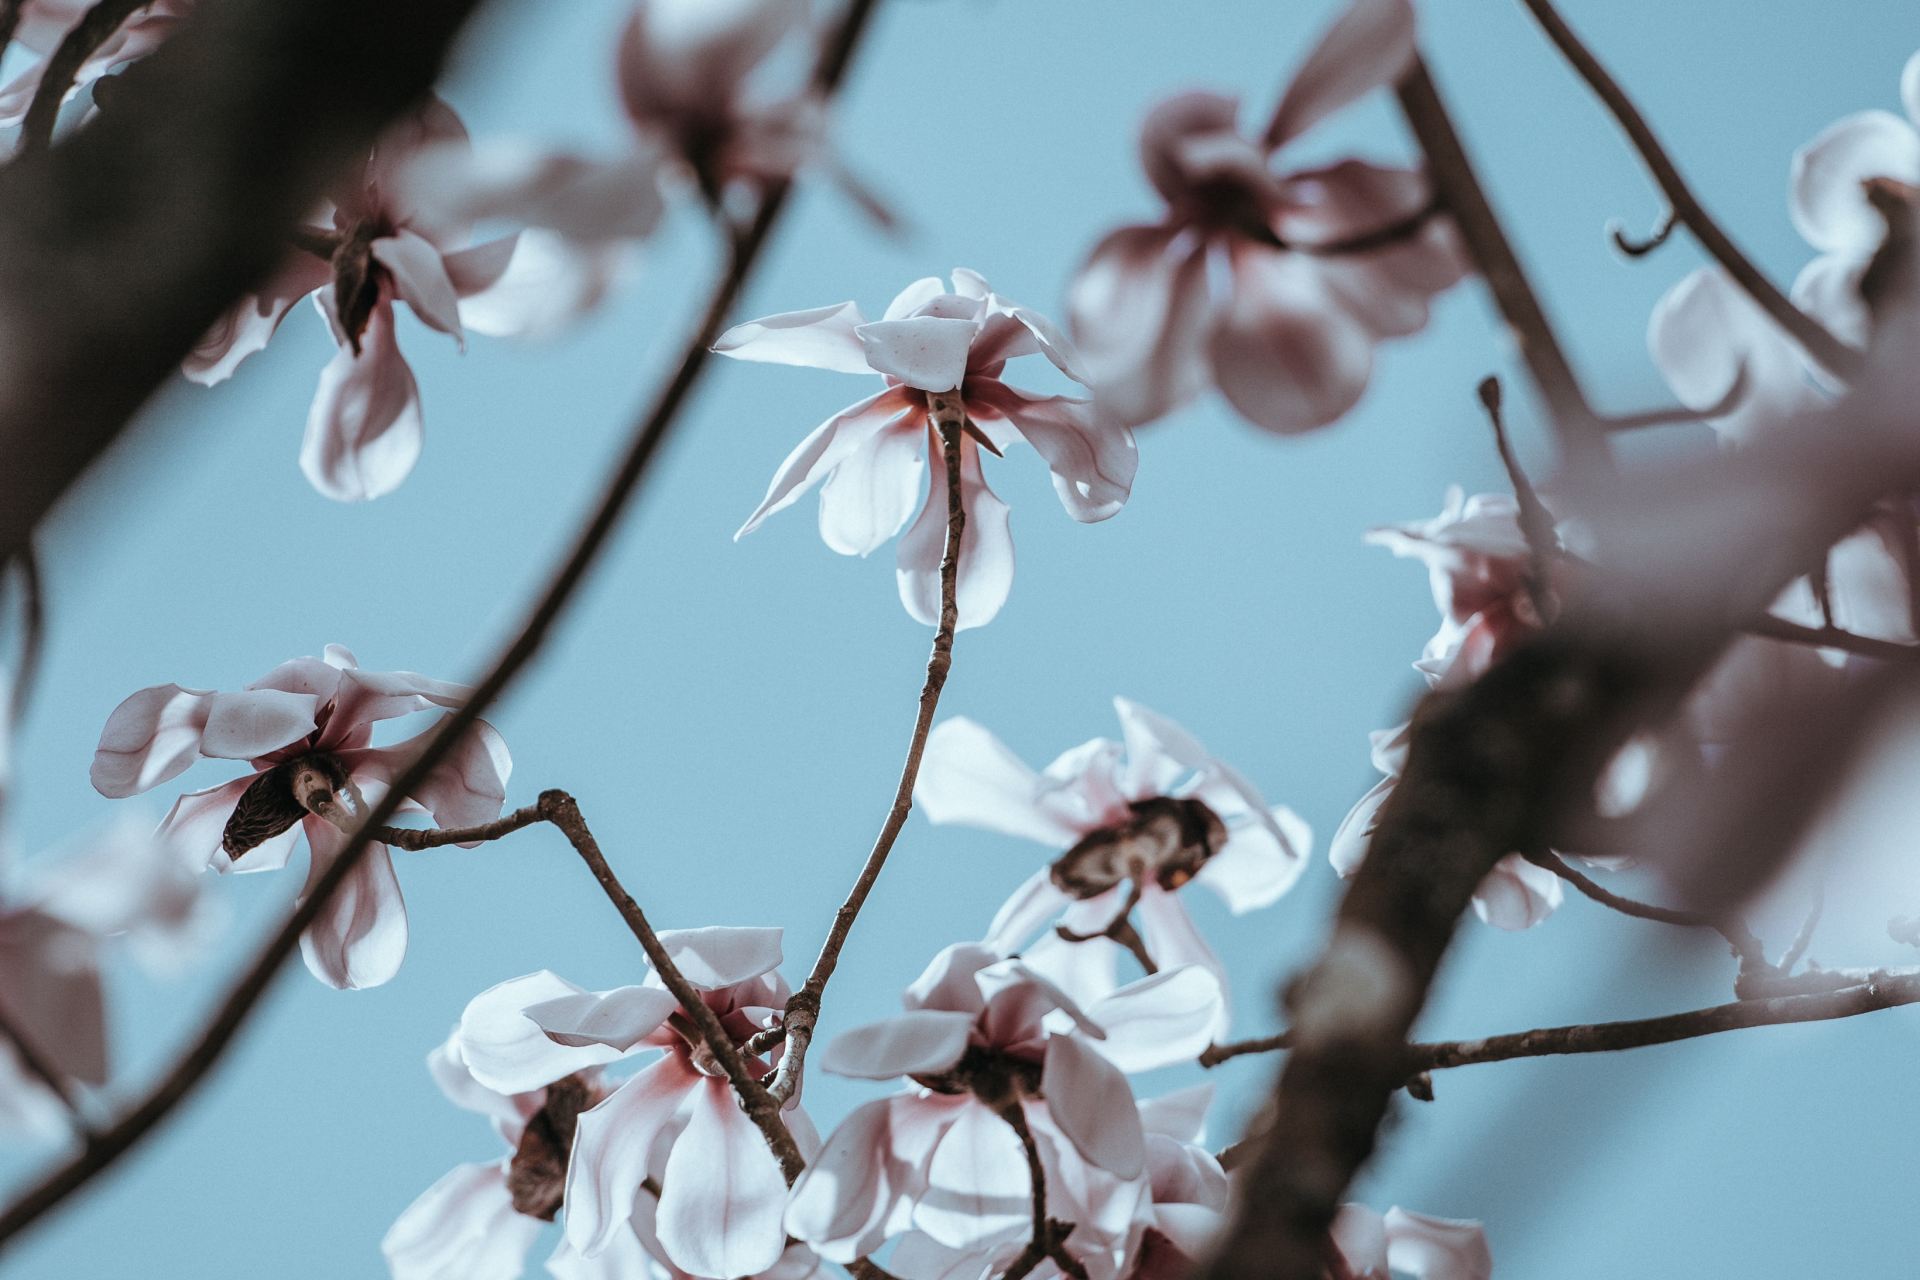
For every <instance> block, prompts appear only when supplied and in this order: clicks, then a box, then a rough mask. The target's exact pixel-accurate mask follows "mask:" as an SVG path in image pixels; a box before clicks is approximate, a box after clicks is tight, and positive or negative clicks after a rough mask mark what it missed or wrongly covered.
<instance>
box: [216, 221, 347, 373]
mask: <svg viewBox="0 0 1920 1280" xmlns="http://www.w3.org/2000/svg"><path fill="white" fill-rule="evenodd" d="M332 278H333V269H332V268H331V267H330V266H329V265H328V264H327V263H326V262H324V261H322V260H321V259H319V258H316V257H314V256H313V255H312V254H308V253H302V254H299V255H297V256H296V257H294V258H292V259H291V260H289V261H288V263H287V265H286V267H285V268H284V269H283V270H282V271H281V272H280V274H279V275H277V276H275V277H274V278H273V279H272V280H271V281H269V282H268V284H267V286H266V287H265V288H264V289H262V290H261V291H260V292H259V293H255V294H249V295H248V296H247V297H244V298H242V299H240V301H239V302H238V303H236V304H235V305H234V306H233V307H232V308H231V309H230V310H229V311H228V312H227V313H226V314H225V315H223V316H221V317H220V320H219V322H218V323H217V324H216V325H215V326H214V327H213V329H212V330H210V331H209V332H208V333H207V335H206V336H205V337H204V338H202V339H200V345H198V346H196V347H195V348H194V349H193V353H192V354H191V355H189V356H188V357H187V358H186V359H185V360H184V361H183V362H181V365H180V371H181V372H182V373H183V374H185V375H186V376H187V379H188V380H189V381H192V382H198V383H200V384H201V385H202V386H208V387H210V386H213V385H214V384H215V383H219V382H224V381H226V380H227V379H228V378H230V377H232V376H233V371H234V370H235V369H237V368H238V367H239V366H240V362H241V361H242V360H245V359H246V358H247V357H248V356H250V355H252V354H253V353H254V352H256V351H259V350H262V349H263V348H265V347H266V345H267V342H268V341H269V340H270V339H271V338H272V337H273V335H274V333H275V332H276V331H278V330H279V328H280V322H281V321H282V320H285V319H286V318H287V313H288V312H289V311H291V310H293V307H294V304H295V303H297V302H299V301H300V299H302V298H304V297H306V296H307V295H308V294H310V293H312V292H313V291H314V290H316V289H323V288H325V287H326V286H327V283H328V282H329V281H330V280H331V279H332Z"/></svg>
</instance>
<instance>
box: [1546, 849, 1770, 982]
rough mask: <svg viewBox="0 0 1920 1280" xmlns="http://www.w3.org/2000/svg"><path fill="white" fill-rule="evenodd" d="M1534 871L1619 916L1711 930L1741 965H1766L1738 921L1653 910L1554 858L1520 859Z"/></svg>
mask: <svg viewBox="0 0 1920 1280" xmlns="http://www.w3.org/2000/svg"><path fill="white" fill-rule="evenodd" d="M1521 856H1522V857H1524V858H1525V859H1526V860H1527V861H1528V862H1531V863H1532V864H1533V865H1534V866H1536V867H1543V868H1545V869H1546V870H1548V871H1551V872H1553V874H1555V875H1557V876H1559V877H1560V878H1561V879H1562V880H1564V881H1566V882H1567V883H1568V884H1570V885H1572V886H1573V887H1574V888H1575V889H1577V890H1579V891H1580V892H1581V893H1582V894H1584V895H1586V896H1587V897H1589V898H1591V899H1592V900H1593V901H1595V902H1597V903H1599V904H1600V905H1601V906H1603V907H1611V908H1612V909H1613V910H1615V911H1618V912H1619V913H1620V914H1621V915H1626V916H1632V917H1633V918H1634V919H1636V920H1652V921H1654V922H1655V923H1658V924H1677V925H1680V926H1682V927H1685V928H1692V929H1712V930H1714V931H1715V932H1716V933H1718V934H1719V935H1720V936H1721V937H1723V938H1725V939H1726V940H1727V944H1728V945H1729V946H1731V947H1732V948H1733V952H1734V954H1735V955H1737V956H1739V957H1740V960H1741V963H1742V965H1749V964H1754V963H1756V962H1757V963H1758V964H1760V965H1761V966H1762V967H1770V966H1768V965H1767V958H1766V953H1765V951H1764V950H1763V949H1762V948H1761V946H1760V939H1758V938H1756V937H1754V936H1753V933H1752V931H1751V930H1749V929H1748V928H1747V926H1746V925H1745V924H1743V923H1741V922H1740V921H1738V920H1730V919H1727V918H1725V917H1723V916H1715V915H1710V914H1708V913H1706V912H1702V911H1681V910H1679V909H1677V908H1674V907H1657V906H1655V905H1653V904H1652V903H1650V902H1640V901H1637V900H1635V899H1633V898H1626V897H1622V896H1621V895H1619V894H1617V893H1615V892H1614V891H1613V890H1611V889H1609V888H1607V887H1606V886H1605V885H1603V884H1601V883H1599V882H1598V881H1597V880H1594V879H1593V878H1592V877H1590V876H1588V875H1587V874H1586V873H1585V872H1582V871H1579V870H1576V869H1575V868H1574V867H1572V866H1570V865H1568V863H1567V862H1566V860H1565V859H1563V858H1561V857H1560V856H1559V855H1558V854H1554V853H1548V852H1545V851H1539V852H1534V853H1524V854H1522V855H1521Z"/></svg>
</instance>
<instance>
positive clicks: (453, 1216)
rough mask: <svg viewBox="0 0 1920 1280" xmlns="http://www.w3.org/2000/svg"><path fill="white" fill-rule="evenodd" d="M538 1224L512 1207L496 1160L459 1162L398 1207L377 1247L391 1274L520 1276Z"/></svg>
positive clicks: (458, 1278) (484, 1278) (468, 1278)
mask: <svg viewBox="0 0 1920 1280" xmlns="http://www.w3.org/2000/svg"><path fill="white" fill-rule="evenodd" d="M542 1225H543V1224H542V1223H541V1222H540V1220H539V1219H538V1218H530V1217H527V1216H526V1215H525V1214H521V1213H517V1212H515V1211H514V1207H513V1197H512V1196H511V1195H509V1194H508V1192H507V1179H506V1174H505V1173H504V1172H503V1171H502V1170H501V1167H500V1164H499V1163H498V1162H497V1161H496V1162H495V1163H493V1164H463V1165H460V1166H458V1167H456V1168H455V1169H453V1170H452V1171H450V1172H449V1173H448V1174H447V1175H446V1176H445V1177H443V1178H441V1179H440V1180H439V1181H438V1182H436V1183H434V1184H433V1185H432V1186H431V1187H428V1188H427V1189H426V1190H425V1191H424V1192H422V1193H421V1195H420V1198H419V1199H417V1200H415V1201H414V1202H413V1203H412V1204H410V1205H408V1206H407V1207H406V1209H405V1210H403V1211H402V1212H401V1214H400V1216H399V1218H397V1219H395V1221H394V1224H393V1226H391V1227H390V1228H388V1229H387V1234H386V1236H385V1237H384V1238H382V1239H381V1241H380V1252H381V1253H383V1254H385V1255H386V1258H387V1266H388V1267H389V1268H390V1269H391V1271H392V1273H393V1280H518V1277H519V1276H520V1274H521V1272H522V1271H523V1270H524V1269H525V1267H526V1261H527V1251H528V1250H529V1249H531V1248H532V1247H533V1241H534V1238H535V1237H537V1236H538V1235H539V1234H540V1232H541V1229H542Z"/></svg>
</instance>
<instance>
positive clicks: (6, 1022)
mask: <svg viewBox="0 0 1920 1280" xmlns="http://www.w3.org/2000/svg"><path fill="white" fill-rule="evenodd" d="M0 1039H4V1040H5V1041H6V1042H7V1043H9V1044H11V1045H12V1046H13V1052H14V1056H15V1057H17V1058H19V1059H20V1065H21V1066H23V1067H25V1068H26V1069H27V1071H28V1072H29V1073H30V1074H31V1075H32V1076H33V1077H34V1078H35V1079H37V1080H39V1081H40V1083H41V1084H44V1085H45V1086H47V1088H48V1089H49V1090H51V1091H52V1093H53V1096H54V1097H56V1098H58V1099H60V1104H61V1106H63V1107H64V1108H65V1109H66V1113H67V1123H68V1125H69V1126H71V1127H72V1129H73V1131H74V1133H75V1134H76V1135H77V1136H78V1137H79V1138H80V1140H81V1141H82V1142H84V1143H86V1144H88V1145H92V1143H93V1142H94V1141H95V1135H94V1130H93V1126H92V1125H91V1124H90V1123H88V1121H87V1113H86V1110H85V1109H84V1108H83V1107H82V1106H81V1105H80V1096H79V1095H78V1094H77V1093H75V1092H74V1091H73V1083H72V1081H70V1080H68V1079H67V1077H66V1074H65V1073H64V1072H62V1071H61V1070H60V1068H58V1067H56V1066H55V1065H54V1064H53V1062H52V1060H51V1059H49V1058H48V1057H47V1055H46V1054H45V1053H43V1052H42V1051H41V1049H40V1046H39V1045H38V1044H36V1043H34V1039H33V1037H32V1036H31V1035H29V1034H27V1030H26V1028H25V1027H22V1026H21V1025H20V1024H19V1023H17V1022H15V1021H14V1020H13V1016H12V1015H11V1014H9V1013H8V1012H7V1011H6V1009H5V1007H4V1006H0Z"/></svg>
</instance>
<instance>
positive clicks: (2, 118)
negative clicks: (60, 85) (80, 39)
mask: <svg viewBox="0 0 1920 1280" xmlns="http://www.w3.org/2000/svg"><path fill="white" fill-rule="evenodd" d="M93 6H94V0H26V2H25V3H24V4H22V5H21V6H20V25H19V26H18V27H16V28H15V29H14V33H13V42H14V43H15V44H16V45H19V46H20V47H21V48H23V49H26V50H28V51H29V52H31V53H33V54H35V55H36V60H35V61H34V63H33V65H32V66H30V67H28V68H27V69H26V70H25V71H23V72H21V73H20V74H19V75H17V76H15V77H14V78H13V79H12V80H10V81H8V82H7V84H6V85H5V86H4V87H0V128H10V127H12V126H13V125H17V124H19V123H20V122H21V121H22V120H24V119H25V118H26V115H27V107H28V106H29V105H31V104H32V102H33V96H34V94H35V93H37V92H39V89H40V81H41V80H42V79H43V78H44V77H45V75H46V70H47V59H48V58H49V57H51V56H52V54H53V51H54V50H55V49H57V48H59V47H60V41H61V40H62V39H63V38H64V37H65V36H66V34H67V32H68V31H70V30H72V29H73V27H74V26H75V25H76V24H77V23H78V22H79V21H80V19H81V18H83V17H85V16H86V14H87V11H88V10H89V9H92V8H93ZM192 7H193V4H192V0H154V2H153V3H152V4H149V5H144V6H142V7H141V8H140V9H138V10H137V11H135V12H134V14H133V15H132V16H131V17H129V18H128V19H127V20H126V21H125V22H123V23H121V24H120V29H119V30H118V31H115V32H114V33H113V34H112V35H110V36H108V37H107V38H106V40H105V41H103V42H102V43H101V45H100V47H99V48H98V49H95V50H94V51H93V53H92V54H91V55H89V56H88V58H87V60H86V61H85V62H83V63H81V64H80V66H79V69H78V70H77V71H76V72H75V73H74V77H73V85H72V87H70V88H69V89H68V90H67V97H69V98H71V97H72V96H73V95H74V94H76V93H78V92H79V91H80V90H82V89H84V88H86V87H87V86H88V85H90V84H92V83H93V82H94V81H96V80H98V79H100V78H101V77H102V76H106V75H111V74H112V73H113V72H115V71H118V70H119V69H120V68H121V67H124V66H126V65H127V64H128V63H129V62H133V61H135V60H136V59H139V58H144V57H146V56H147V55H148V54H149V53H152V52H153V51H154V50H155V49H157V48H159V47H160V44H161V42H162V41H164V40H165V39H166V38H167V37H168V36H169V35H171V34H173V30H174V28H175V27H177V26H178V25H179V24H180V19H181V18H183V17H185V16H186V14H187V11H188V10H190V9H191V8H192Z"/></svg>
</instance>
